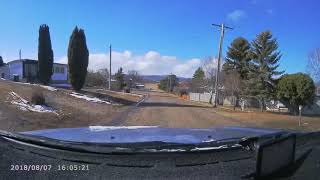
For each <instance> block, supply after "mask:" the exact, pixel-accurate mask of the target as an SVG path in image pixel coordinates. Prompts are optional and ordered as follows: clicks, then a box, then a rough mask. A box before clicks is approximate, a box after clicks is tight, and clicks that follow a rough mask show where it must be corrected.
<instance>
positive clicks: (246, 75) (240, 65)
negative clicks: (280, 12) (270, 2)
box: [192, 31, 315, 113]
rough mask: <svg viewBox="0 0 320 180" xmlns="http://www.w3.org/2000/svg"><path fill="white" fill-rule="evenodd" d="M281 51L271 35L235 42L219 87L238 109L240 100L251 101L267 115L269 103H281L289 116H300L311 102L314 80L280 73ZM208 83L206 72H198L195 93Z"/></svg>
mask: <svg viewBox="0 0 320 180" xmlns="http://www.w3.org/2000/svg"><path fill="white" fill-rule="evenodd" d="M278 48H279V47H278V42H277V39H276V38H274V37H273V35H272V33H271V31H265V32H261V33H260V34H258V35H257V36H256V38H255V39H254V40H253V41H252V42H251V43H249V41H248V40H247V39H245V38H243V37H238V38H236V39H234V40H233V41H232V43H231V44H230V46H229V47H228V50H227V54H226V59H225V63H224V64H223V66H222V72H220V75H221V80H220V83H221V86H223V89H224V92H225V93H226V94H227V95H230V96H233V97H235V102H234V105H235V106H237V105H238V102H239V101H240V100H242V101H243V100H246V99H250V98H251V99H255V100H257V101H258V102H259V104H260V108H261V111H264V110H265V109H266V104H267V102H269V101H270V100H280V101H281V102H282V103H284V104H285V105H286V106H287V107H288V108H289V111H290V112H292V113H297V112H298V106H299V105H306V104H308V103H310V102H312V100H313V96H314V91H315V85H314V82H313V80H312V79H311V78H310V77H309V75H307V74H303V73H297V74H284V73H285V72H284V71H280V70H279V61H280V59H281V53H280V51H279V50H278ZM206 79H208V78H206V77H205V75H204V70H203V68H198V69H197V70H196V71H195V73H194V75H193V78H192V88H193V91H202V90H203V89H204V87H205V84H206ZM212 84H213V83H212Z"/></svg>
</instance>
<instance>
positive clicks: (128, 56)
mask: <svg viewBox="0 0 320 180" xmlns="http://www.w3.org/2000/svg"><path fill="white" fill-rule="evenodd" d="M56 62H59V63H67V57H63V58H60V59H59V60H58V61H56ZM199 66H201V60H200V59H198V58H193V59H188V60H181V59H178V58H177V57H175V56H163V55H161V54H160V53H158V52H156V51H149V52H147V53H145V54H143V55H134V54H133V53H132V52H131V51H123V52H117V51H113V52H112V73H115V72H116V71H117V70H118V69H119V68H120V67H122V68H123V70H124V72H127V71H128V70H137V71H139V73H141V74H144V75H166V74H170V73H173V74H176V75H178V76H182V77H192V75H193V73H194V71H195V70H196V69H197V68H198V67H199ZM101 68H108V69H109V54H90V56H89V67H88V69H90V70H98V69H101Z"/></svg>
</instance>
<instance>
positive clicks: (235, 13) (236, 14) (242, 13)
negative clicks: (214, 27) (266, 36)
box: [227, 9, 247, 22]
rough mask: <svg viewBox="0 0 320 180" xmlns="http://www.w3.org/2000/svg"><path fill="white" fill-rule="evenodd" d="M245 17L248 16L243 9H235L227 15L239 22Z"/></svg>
mask: <svg viewBox="0 0 320 180" xmlns="http://www.w3.org/2000/svg"><path fill="white" fill-rule="evenodd" d="M245 17H247V14H246V12H245V11H243V10H239V9H237V10H234V11H232V12H231V13H229V14H228V15H227V19H229V20H231V21H234V22H237V21H239V20H240V19H242V18H245Z"/></svg>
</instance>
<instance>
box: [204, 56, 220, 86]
mask: <svg viewBox="0 0 320 180" xmlns="http://www.w3.org/2000/svg"><path fill="white" fill-rule="evenodd" d="M202 69H203V71H204V74H205V76H206V82H205V87H206V90H207V91H208V92H211V91H213V90H214V83H215V77H216V72H217V67H216V63H215V59H214V58H213V57H207V58H205V59H204V60H203V64H202Z"/></svg>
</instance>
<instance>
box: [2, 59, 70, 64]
mask: <svg viewBox="0 0 320 180" xmlns="http://www.w3.org/2000/svg"><path fill="white" fill-rule="evenodd" d="M16 62H27V63H30V64H37V63H38V60H34V59H17V60H13V61H9V62H7V64H12V63H16ZM53 64H58V65H67V64H62V63H55V62H54V63H53Z"/></svg>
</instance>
